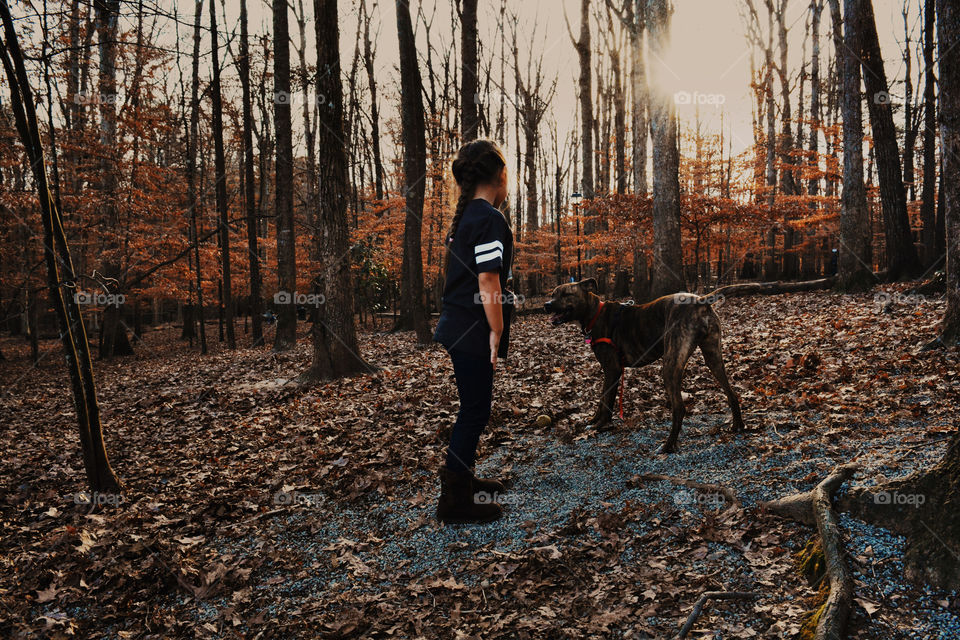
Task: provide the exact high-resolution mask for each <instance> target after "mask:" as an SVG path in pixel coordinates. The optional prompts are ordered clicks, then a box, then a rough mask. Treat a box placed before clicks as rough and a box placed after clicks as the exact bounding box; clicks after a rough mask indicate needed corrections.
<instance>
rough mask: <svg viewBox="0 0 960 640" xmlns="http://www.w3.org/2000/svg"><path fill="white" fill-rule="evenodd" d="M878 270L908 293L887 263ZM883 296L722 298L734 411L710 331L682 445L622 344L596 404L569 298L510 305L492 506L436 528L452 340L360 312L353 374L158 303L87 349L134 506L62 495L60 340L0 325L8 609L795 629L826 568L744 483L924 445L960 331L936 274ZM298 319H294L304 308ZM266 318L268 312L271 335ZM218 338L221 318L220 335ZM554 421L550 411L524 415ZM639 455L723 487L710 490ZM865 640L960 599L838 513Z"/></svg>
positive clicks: (433, 627)
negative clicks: (114, 344)
mask: <svg viewBox="0 0 960 640" xmlns="http://www.w3.org/2000/svg"><path fill="white" fill-rule="evenodd" d="M890 291H891V292H897V291H898V289H896V288H893V289H891V290H890ZM899 299H901V300H909V301H910V302H911V304H898V305H895V306H893V307H890V306H889V305H887V308H886V309H882V308H881V307H880V306H878V305H876V304H874V297H873V296H872V294H867V295H861V296H843V295H835V294H824V293H810V294H794V295H785V296H777V297H767V298H761V297H754V298H744V299H734V300H727V301H725V302H724V303H723V304H721V305H720V306H718V313H719V314H720V316H721V319H722V321H723V324H724V348H725V356H726V362H727V367H728V371H729V372H730V374H731V377H732V379H733V381H734V385H735V387H736V388H737V389H738V391H739V392H740V394H741V397H742V401H743V406H744V411H745V419H746V422H747V424H748V428H750V432H748V433H746V434H743V435H734V434H732V433H730V432H729V416H728V414H727V407H726V403H725V401H724V399H723V396H722V394H721V393H720V392H719V390H718V388H717V387H716V385H715V383H714V382H713V380H712V378H711V377H710V374H709V372H708V371H707V370H706V368H705V367H704V366H703V365H702V360H701V358H700V356H699V355H695V356H694V357H693V358H692V359H691V363H690V366H689V367H688V370H687V374H686V377H685V378H684V390H685V392H686V393H687V394H689V397H688V411H689V415H688V417H687V419H686V421H685V423H684V432H683V434H682V435H681V440H680V452H679V453H678V454H676V455H672V456H664V455H660V454H658V453H657V448H658V447H659V445H660V444H661V443H662V442H663V440H664V439H665V437H666V433H667V430H668V428H669V422H668V419H667V412H666V409H665V404H664V403H665V399H664V395H663V392H662V387H661V384H660V373H659V365H652V366H649V367H646V368H644V369H640V370H631V371H629V372H628V376H627V381H626V394H625V399H624V409H625V420H624V421H623V422H622V423H619V424H618V425H617V426H616V428H615V429H614V430H613V431H611V432H605V433H596V432H593V431H590V430H587V429H584V428H583V423H584V422H585V420H586V419H587V418H588V417H589V416H590V415H592V412H593V409H594V407H595V404H594V403H595V402H596V398H597V396H598V392H599V387H600V375H599V367H598V365H597V364H596V363H595V361H594V360H593V357H592V355H591V354H590V352H589V348H588V347H586V346H585V345H584V344H583V340H582V338H581V336H580V335H579V332H578V330H576V329H575V328H574V327H573V326H565V327H562V328H558V329H554V328H552V327H550V326H549V325H548V323H547V322H546V318H545V317H544V316H542V315H527V316H521V317H520V319H519V321H518V324H517V326H516V329H515V331H514V336H513V339H514V341H513V344H512V353H511V356H510V358H509V360H508V361H507V362H505V363H503V365H502V366H501V368H500V369H499V370H498V373H497V381H496V400H495V410H494V416H493V420H492V424H491V427H490V428H489V429H488V431H487V434H486V435H485V436H484V438H483V440H482V443H481V452H480V460H481V461H480V463H479V465H478V471H479V472H480V474H481V475H483V474H489V475H500V476H505V477H507V478H509V480H510V482H511V484H512V490H511V492H510V493H509V494H508V495H507V496H506V497H505V498H503V499H502V501H503V502H504V503H505V511H506V513H505V516H504V518H503V519H502V520H501V521H499V522H497V523H494V524H491V525H487V526H483V527H468V526H458V527H441V526H440V525H439V524H438V523H437V522H436V521H435V519H434V517H433V510H434V507H435V498H436V493H437V481H436V473H435V472H436V468H437V466H438V465H439V464H440V461H441V460H442V452H443V448H444V444H445V442H446V438H447V437H448V435H449V429H450V425H451V423H452V421H453V419H454V417H455V415H456V408H457V400H456V390H455V387H454V385H453V381H452V376H451V374H452V371H451V367H450V364H449V359H448V357H447V356H446V353H445V352H444V351H443V350H442V349H440V348H438V347H436V346H434V347H432V348H430V349H426V350H424V349H421V348H418V347H417V346H416V345H415V344H414V342H413V337H412V335H411V334H408V333H401V334H383V333H374V332H366V333H364V334H363V335H362V338H361V350H362V352H363V355H364V357H365V358H366V359H367V360H368V361H369V362H371V363H374V364H376V365H377V366H379V367H380V370H379V371H377V372H375V373H371V374H369V375H365V376H360V377H357V378H353V379H350V380H344V381H338V382H334V383H330V384H327V385H323V386H318V387H314V388H310V389H302V388H297V387H296V386H295V385H294V384H293V383H292V380H291V379H292V378H294V377H295V376H296V375H297V374H298V373H299V372H300V371H302V370H303V369H304V368H305V367H306V366H307V364H308V361H309V353H310V350H309V345H308V341H307V340H306V339H301V341H300V343H299V345H298V348H297V349H296V350H295V351H294V352H291V353H286V354H280V355H275V354H269V353H267V352H265V351H263V350H253V349H239V350H237V351H236V352H233V353H230V352H228V351H226V350H222V349H220V350H216V349H215V352H214V353H213V354H212V355H210V356H207V357H200V356H199V355H197V354H196V353H194V352H193V351H191V350H190V349H189V348H188V347H187V346H186V345H185V344H183V343H182V342H180V341H179V340H177V336H178V332H177V330H176V329H175V328H173V327H169V328H165V329H160V330H157V331H153V332H150V333H148V334H147V335H146V336H145V338H144V342H143V343H140V344H139V345H138V346H139V348H138V349H137V351H138V355H137V356H134V357H132V358H125V359H118V360H116V361H111V362H98V363H97V365H96V366H97V375H98V383H99V389H100V395H101V403H102V407H103V420H104V425H105V433H106V441H107V447H108V450H109V451H110V452H111V455H112V458H113V463H114V466H115V468H116V469H117V471H118V472H119V473H120V475H121V476H122V477H123V480H124V482H125V484H126V487H127V490H126V492H125V494H124V497H123V502H122V504H120V505H110V504H106V505H103V506H102V507H101V508H97V509H91V508H90V507H89V506H87V505H85V504H79V505H78V504H77V499H76V494H77V493H78V492H81V491H83V489H84V485H83V482H82V479H83V469H82V463H81V458H80V452H79V446H78V442H77V437H76V434H75V427H74V416H73V410H72V406H71V404H70V401H69V397H68V394H67V392H66V381H65V371H64V370H63V367H62V366H60V364H59V361H60V360H61V356H60V355H59V351H58V345H57V343H56V342H55V341H45V342H43V343H42V347H43V353H44V354H45V356H44V358H43V359H42V361H41V364H40V366H39V367H38V368H36V369H34V368H29V367H27V364H26V363H27V351H26V349H25V347H24V346H23V345H22V344H21V343H19V342H13V341H12V340H10V339H7V340H5V341H4V342H3V343H2V350H3V352H4V354H5V355H6V356H7V358H8V360H7V361H4V362H0V372H2V376H3V379H4V381H5V385H4V389H5V391H4V393H3V395H2V396H0V417H2V424H3V425H4V426H5V430H6V432H7V437H6V438H5V439H4V442H5V445H4V451H3V460H4V462H3V464H2V465H0V480H2V485H0V486H2V487H3V493H2V496H0V516H2V518H3V523H2V524H3V529H4V536H3V537H2V542H0V544H2V565H0V635H3V636H11V637H33V636H44V637H103V638H148V637H155V638H166V637H172V636H178V637H224V638H231V637H236V638H239V637H244V638H245V637H257V636H258V635H259V637H264V638H269V637H277V638H285V637H305V638H307V637H426V638H446V637H463V638H469V637H477V638H481V637H482V638H496V637H503V638H516V637H519V638H523V637H530V638H536V637H570V638H590V637H595V638H606V637H614V638H667V637H671V636H674V635H676V633H677V632H678V630H679V627H680V626H681V625H682V624H683V622H684V621H685V619H686V617H687V615H688V614H689V612H690V610H691V608H692V606H693V604H694V602H695V601H696V600H697V599H698V598H699V596H700V595H701V593H703V592H705V591H716V590H729V591H753V592H757V593H758V594H759V597H757V598H756V599H755V600H752V601H749V600H748V601H718V602H710V603H708V604H707V606H706V607H705V609H704V611H703V614H702V615H701V617H700V618H699V620H698V621H697V623H696V625H695V626H694V631H693V632H692V633H691V635H690V637H694V638H708V637H709V638H751V637H757V638H791V637H796V636H797V634H798V632H799V629H800V625H801V624H802V622H803V620H804V617H805V615H806V614H807V612H809V611H810V610H811V609H813V608H815V607H816V605H817V601H816V594H817V588H816V587H815V586H814V587H811V586H809V585H808V584H807V583H806V581H805V579H804V578H802V577H801V576H800V575H799V574H798V573H797V571H796V565H795V560H794V554H795V553H796V552H797V551H799V550H800V549H801V548H803V546H804V544H805V543H806V541H807V540H808V539H809V538H810V536H811V535H812V533H813V532H812V530H811V529H810V528H808V527H805V526H802V525H796V524H793V523H789V522H785V521H783V520H781V519H779V518H776V517H774V516H770V515H768V514H765V513H763V512H762V511H760V510H758V509H756V504H757V502H758V501H760V500H767V499H771V498H774V497H779V496H783V495H786V494H789V493H793V492H796V491H804V490H807V489H810V488H811V487H813V486H814V485H815V484H816V483H817V482H819V480H821V479H822V478H823V477H824V476H825V475H826V474H827V473H828V471H829V470H830V469H832V468H833V467H834V466H835V465H837V464H840V463H844V462H849V461H851V460H855V461H857V462H858V463H860V464H861V465H862V471H861V472H860V473H859V474H858V476H857V478H856V480H855V482H861V483H867V484H872V483H874V482H876V479H877V477H878V476H880V475H886V476H889V477H894V476H899V475H903V474H906V473H909V472H910V471H913V470H915V469H918V468H923V467H925V466H929V465H930V464H932V463H933V462H935V461H936V460H938V459H939V458H940V457H941V456H942V455H943V452H944V450H945V447H946V444H945V441H946V439H947V438H948V437H949V434H950V433H951V432H952V431H954V430H955V429H956V418H955V415H956V407H957V406H958V399H960V398H958V390H957V379H958V375H960V363H958V357H957V354H956V353H921V352H919V351H918V346H919V345H921V344H923V343H924V342H925V340H927V339H928V338H929V337H930V336H931V335H933V332H934V330H935V324H936V321H937V319H938V318H939V317H940V315H941V313H942V310H943V307H942V303H941V302H940V301H936V300H922V299H920V300H917V299H915V298H903V297H901V298H899ZM307 328H308V327H307V325H302V326H301V332H302V333H304V332H306V330H307ZM268 343H269V340H268ZM214 344H215V343H214ZM543 414H546V415H550V416H551V417H552V419H553V423H552V424H551V425H549V426H546V427H541V428H538V427H537V426H536V418H537V416H539V415H543ZM644 474H662V475H666V476H672V477H676V478H682V479H689V480H695V481H699V482H704V483H714V484H719V485H723V486H724V487H727V488H729V489H731V490H732V491H734V492H735V493H736V495H737V497H738V498H739V500H740V501H741V502H742V505H743V508H729V507H731V505H730V504H729V503H728V502H727V500H726V498H725V497H724V496H722V495H719V494H715V493H710V492H706V493H704V492H698V491H694V490H692V489H688V488H686V487H683V486H677V485H675V484H672V483H669V482H666V481H650V480H644V479H643V478H642V477H641V476H643V475H644ZM841 525H842V527H843V531H844V534H845V546H846V551H847V552H848V557H847V560H848V562H849V563H850V566H851V567H852V570H853V572H854V575H855V579H856V593H855V598H856V607H855V611H854V613H853V618H852V621H851V622H852V628H851V633H850V637H851V638H884V639H888V638H889V639H897V638H943V639H946V638H955V637H958V636H960V598H958V595H957V594H956V593H948V592H938V591H933V590H930V589H927V588H923V587H917V586H915V585H911V584H909V583H907V582H906V581H905V580H904V579H903V577H902V564H901V562H900V557H901V555H902V551H903V545H904V541H903V539H902V538H900V537H899V536H894V535H891V534H890V533H889V532H887V531H885V530H883V529H879V528H876V527H871V526H869V525H866V524H864V523H862V522H859V521H857V520H854V519H851V518H848V517H846V516H843V517H842V518H841Z"/></svg>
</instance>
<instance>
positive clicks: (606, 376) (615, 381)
mask: <svg viewBox="0 0 960 640" xmlns="http://www.w3.org/2000/svg"><path fill="white" fill-rule="evenodd" d="M608 352H609V353H608ZM597 359H598V360H600V366H601V367H602V368H603V389H601V390H600V405H599V406H598V407H597V412H596V413H595V414H594V416H593V419H592V420H591V421H590V424H591V425H592V426H593V428H594V429H603V428H604V427H607V426H608V425H609V424H610V421H611V420H612V419H613V408H614V402H615V401H616V399H617V392H618V391H619V390H620V376H622V375H623V368H622V367H621V366H620V363H619V362H618V361H617V355H616V352H615V351H614V350H613V348H609V349H608V348H607V347H606V346H604V347H601V348H600V349H598V352H597Z"/></svg>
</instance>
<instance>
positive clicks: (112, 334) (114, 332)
mask: <svg viewBox="0 0 960 640" xmlns="http://www.w3.org/2000/svg"><path fill="white" fill-rule="evenodd" d="M95 9H96V11H95V15H96V28H97V39H98V41H99V43H98V48H99V52H100V76H99V86H98V95H99V98H100V99H99V103H98V104H99V107H100V148H101V149H102V150H103V157H102V159H101V161H100V167H99V176H98V179H99V186H100V192H101V197H102V198H103V200H104V204H103V211H104V214H103V217H104V219H105V220H106V225H107V227H108V228H109V229H110V230H112V231H113V232H114V233H119V232H120V218H119V212H118V211H117V205H116V195H117V194H116V191H117V181H118V176H117V163H116V158H115V155H114V154H115V153H116V149H117V114H116V106H115V105H116V99H115V98H116V94H117V21H118V20H119V13H120V2H119V0H104V1H103V2H97V3H96V7H95ZM119 249H120V246H119V243H118V241H117V240H114V239H111V240H108V241H107V246H106V247H104V248H103V250H104V253H105V254H106V255H107V256H109V257H108V258H106V259H105V260H104V261H103V262H102V264H101V273H102V274H103V277H104V281H105V282H115V283H116V284H115V285H113V286H112V287H105V289H106V291H105V292H106V293H112V294H121V293H123V289H124V286H123V273H122V272H121V266H120V261H119V258H118V256H117V255H116V253H117V252H118V251H119ZM120 311H121V308H120V306H119V305H108V306H107V307H106V308H105V309H104V312H103V327H102V329H101V335H102V337H103V340H102V342H101V346H100V357H101V358H112V357H113V356H117V355H128V354H131V353H133V349H132V347H131V346H130V342H129V340H128V339H127V332H126V329H125V328H124V326H123V321H122V319H121V313H120Z"/></svg>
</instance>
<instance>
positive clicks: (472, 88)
mask: <svg viewBox="0 0 960 640" xmlns="http://www.w3.org/2000/svg"><path fill="white" fill-rule="evenodd" d="M462 2H463V6H462V8H461V10H460V52H461V56H462V59H461V60H460V132H461V133H460V137H461V139H462V142H469V141H471V140H475V139H476V137H477V124H478V121H477V98H478V96H477V0H462ZM458 4H459V3H458ZM414 60H416V58H414ZM419 76H420V72H419V71H417V77H418V78H419ZM417 84H418V85H419V80H418V82H417Z"/></svg>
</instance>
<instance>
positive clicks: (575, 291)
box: [543, 278, 599, 325]
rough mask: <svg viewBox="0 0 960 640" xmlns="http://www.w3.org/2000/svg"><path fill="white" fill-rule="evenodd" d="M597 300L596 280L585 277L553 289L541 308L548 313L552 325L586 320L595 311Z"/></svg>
mask: <svg viewBox="0 0 960 640" xmlns="http://www.w3.org/2000/svg"><path fill="white" fill-rule="evenodd" d="M598 300H599V298H598V297H597V281H596V280H594V279H593V278H587V279H586V280H581V281H580V282H570V283H568V284H562V285H560V286H559V287H557V288H556V289H554V290H553V293H551V294H550V300H548V301H547V303H546V304H545V305H543V308H544V310H546V312H547V313H549V314H550V322H551V323H552V324H554V325H560V324H563V323H564V322H571V321H573V320H580V321H581V322H587V321H589V320H590V317H591V316H592V315H593V313H594V312H595V311H596V308H597V303H598Z"/></svg>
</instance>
